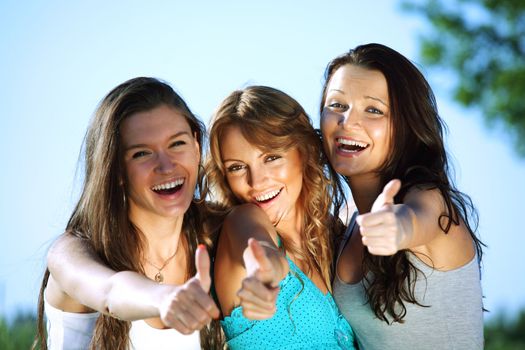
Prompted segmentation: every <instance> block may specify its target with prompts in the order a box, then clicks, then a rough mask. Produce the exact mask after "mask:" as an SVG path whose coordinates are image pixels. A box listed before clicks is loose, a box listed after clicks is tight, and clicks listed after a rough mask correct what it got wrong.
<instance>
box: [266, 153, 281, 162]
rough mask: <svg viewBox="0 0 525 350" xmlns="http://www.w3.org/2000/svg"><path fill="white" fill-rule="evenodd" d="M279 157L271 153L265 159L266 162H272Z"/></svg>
mask: <svg viewBox="0 0 525 350" xmlns="http://www.w3.org/2000/svg"><path fill="white" fill-rule="evenodd" d="M279 158H281V156H279V155H276V154H271V155H269V156H267V157H266V159H265V160H266V161H267V162H273V161H274V160H277V159H279Z"/></svg>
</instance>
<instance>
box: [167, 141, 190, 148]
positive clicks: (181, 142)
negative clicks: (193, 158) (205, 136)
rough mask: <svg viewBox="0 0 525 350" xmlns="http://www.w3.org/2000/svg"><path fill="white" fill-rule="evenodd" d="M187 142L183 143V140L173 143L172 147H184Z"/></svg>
mask: <svg viewBox="0 0 525 350" xmlns="http://www.w3.org/2000/svg"><path fill="white" fill-rule="evenodd" d="M185 144H186V142H185V141H182V140H179V141H175V142H173V143H172V144H171V145H170V147H177V146H182V145H185Z"/></svg>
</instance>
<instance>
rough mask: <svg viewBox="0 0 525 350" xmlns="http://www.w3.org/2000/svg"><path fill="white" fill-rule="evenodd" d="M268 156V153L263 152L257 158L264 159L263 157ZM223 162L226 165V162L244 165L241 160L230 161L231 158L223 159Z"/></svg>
mask: <svg viewBox="0 0 525 350" xmlns="http://www.w3.org/2000/svg"><path fill="white" fill-rule="evenodd" d="M266 154H267V152H262V153H261V154H259V155H258V156H257V158H261V157H263V156H264V155H266ZM222 162H223V163H226V162H241V163H244V162H243V161H242V160H240V159H230V158H228V159H223V160H222Z"/></svg>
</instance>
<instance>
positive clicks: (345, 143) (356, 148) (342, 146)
mask: <svg viewBox="0 0 525 350" xmlns="http://www.w3.org/2000/svg"><path fill="white" fill-rule="evenodd" d="M335 145H336V147H337V149H338V150H340V151H341V152H345V153H357V152H361V151H363V150H365V149H366V148H368V146H369V144H368V143H366V142H361V141H356V140H351V139H346V138H342V137H339V138H337V139H336V140H335Z"/></svg>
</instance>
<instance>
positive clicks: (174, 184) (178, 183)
mask: <svg viewBox="0 0 525 350" xmlns="http://www.w3.org/2000/svg"><path fill="white" fill-rule="evenodd" d="M183 184H184V179H177V180H175V181H170V182H165V183H163V184H159V185H155V186H153V187H152V188H151V189H152V190H153V191H154V192H156V193H158V194H173V193H175V192H177V191H178V190H180V188H181V187H182V185H183Z"/></svg>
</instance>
